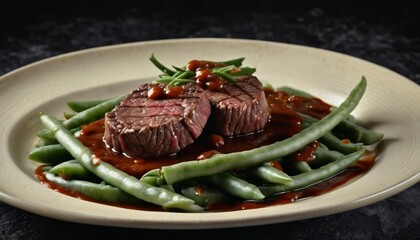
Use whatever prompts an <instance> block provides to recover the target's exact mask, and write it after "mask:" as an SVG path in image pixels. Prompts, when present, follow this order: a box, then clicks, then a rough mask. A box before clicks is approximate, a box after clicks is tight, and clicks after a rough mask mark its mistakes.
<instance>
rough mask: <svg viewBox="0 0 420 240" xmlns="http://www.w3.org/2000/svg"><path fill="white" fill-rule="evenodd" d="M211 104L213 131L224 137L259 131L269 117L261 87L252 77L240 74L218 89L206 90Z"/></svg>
mask: <svg viewBox="0 0 420 240" xmlns="http://www.w3.org/2000/svg"><path fill="white" fill-rule="evenodd" d="M206 93H207V97H208V98H209V100H210V103H211V106H212V114H211V116H210V118H211V121H212V124H213V125H214V128H215V130H216V131H217V132H218V133H219V134H222V135H224V136H236V135H245V134H250V133H253V132H257V131H260V130H262V129H263V128H264V126H265V125H266V124H267V122H268V120H269V118H270V108H269V106H268V104H267V101H266V98H265V94H264V91H263V86H262V84H261V82H260V81H259V80H258V79H257V78H256V77H254V76H241V77H238V78H237V82H236V83H226V84H224V85H223V87H222V89H221V90H219V91H210V90H206Z"/></svg>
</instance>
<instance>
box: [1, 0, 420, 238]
mask: <svg viewBox="0 0 420 240" xmlns="http://www.w3.org/2000/svg"><path fill="white" fill-rule="evenodd" d="M86 2H89V3H86ZM138 2H140V3H134V1H133V2H127V1H126V2H120V3H118V2H117V1H85V2H83V1H40V0H38V1H32V2H31V3H28V2H25V1H19V0H17V1H13V2H12V3H10V5H11V6H8V7H5V6H2V7H1V8H0V75H3V74H5V73H7V72H10V71H12V70H14V69H17V68H19V67H21V66H24V65H26V64H29V63H33V62H35V61H38V60H41V59H44V58H47V57H51V56H56V55H59V54H63V53H68V52H71V51H76V50H81V49H87V48H91V47H97V46H105V45H111V44H119V43H127V42H136V41H145V40H156V39H171V38H193V37H221V38H246V39H261V40H269V41H277V42H285V43H294V44H300V45H306V46H312V47H318V48H323V49H329V50H333V51H337V52H341V53H345V54H348V55H352V56H355V57H358V58H362V59H365V60H368V61H370V62H373V63H376V64H379V65H381V66H384V67H386V68H389V69H391V70H393V71H395V72H397V73H399V74H401V75H403V76H405V77H407V78H408V79H410V80H412V81H414V82H416V83H417V84H420V21H419V20H420V17H419V11H418V10H417V9H416V8H415V7H414V6H415V4H414V3H413V2H414V1H413V2H408V1H390V0H383V1H366V2H363V1H360V2H359V1H328V0H322V1H321V0H319V1H311V2H309V1H308V2H306V1H293V3H288V4H279V3H276V4H273V3H272V2H270V1H262V0H259V1H255V3H254V4H249V3H243V2H242V1H228V0H226V1H219V0H216V1H199V2H198V1H190V3H188V4H187V3H181V2H176V1H161V0H153V1H147V2H146V1H144V2H143V3H141V2H142V1H138ZM273 2H274V1H273ZM188 7H190V8H192V9H188ZM419 100H420V96H419ZM2 124H4V123H2ZM419 127H420V126H419ZM419 199H420V184H419V183H417V184H416V185H414V186H412V187H410V188H408V189H406V190H404V191H402V192H400V193H398V194H396V195H394V196H392V197H390V198H388V199H386V200H383V201H380V202H377V203H374V204H371V205H369V206H365V207H362V208H359V209H355V210H351V211H347V212H343V213H338V214H334V215H331V216H326V217H319V218H314V219H307V220H302V221H295V222H288V223H280V224H272V225H264V226H255V227H246V228H227V229H212V230H151V229H130V228H114V227H104V226H94V225H86V224H79V223H72V222H65V221H58V220H54V219H49V218H46V217H42V216H38V215H34V214H32V213H30V212H26V211H23V210H20V209H17V208H15V207H13V206H11V205H8V204H5V203H0V239H84V238H89V239H116V238H118V239H139V238H144V237H145V236H153V238H155V239H161V238H167V239H169V238H170V237H172V238H176V239H185V238H187V239H202V238H212V239H218V238H222V239H228V238H229V239H235V238H237V239H420V201H419Z"/></svg>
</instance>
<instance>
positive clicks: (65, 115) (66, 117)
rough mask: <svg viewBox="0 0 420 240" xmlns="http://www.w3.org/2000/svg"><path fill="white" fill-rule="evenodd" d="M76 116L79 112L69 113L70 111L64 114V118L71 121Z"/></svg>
mask: <svg viewBox="0 0 420 240" xmlns="http://www.w3.org/2000/svg"><path fill="white" fill-rule="evenodd" d="M76 114H77V112H68V111H65V112H63V117H64V119H66V120H67V119H69V118H72V117H74V116H76Z"/></svg>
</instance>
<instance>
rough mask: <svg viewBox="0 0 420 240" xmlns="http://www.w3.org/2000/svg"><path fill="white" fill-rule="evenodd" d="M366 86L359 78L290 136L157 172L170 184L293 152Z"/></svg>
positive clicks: (343, 113) (342, 114) (343, 112)
mask: <svg viewBox="0 0 420 240" xmlns="http://www.w3.org/2000/svg"><path fill="white" fill-rule="evenodd" d="M366 85H367V81H366V79H365V78H364V77H363V78H362V80H361V81H360V82H359V83H358V85H357V86H356V87H355V88H354V89H353V90H352V92H351V93H350V94H349V96H348V97H347V99H346V100H345V101H344V102H343V103H342V104H341V105H340V106H339V107H337V108H336V109H335V110H334V111H332V112H331V113H330V114H328V115H327V116H325V117H324V118H323V119H322V120H320V121H318V122H316V123H314V124H312V125H311V126H310V127H308V128H305V129H303V130H302V131H301V132H299V133H297V134H295V135H293V136H292V137H290V138H287V139H285V140H282V141H279V142H276V143H273V144H271V145H267V146H263V147H259V148H255V149H252V150H248V151H242V152H234V153H229V154H217V155H215V156H213V157H212V158H209V159H206V160H200V161H199V160H194V161H187V162H182V163H178V164H174V165H171V166H165V167H162V168H161V172H160V173H161V174H162V175H163V177H164V178H165V181H166V182H167V183H168V184H173V183H175V182H178V181H182V180H185V179H188V178H192V177H199V176H209V175H213V174H216V173H220V172H224V171H228V170H232V169H238V168H244V167H250V166H256V165H258V164H262V163H264V162H268V161H270V160H272V159H278V158H280V157H282V156H286V155H288V154H291V153H293V152H296V151H298V150H299V149H302V148H303V147H305V146H306V145H307V144H309V143H310V142H312V141H315V140H317V139H318V138H320V137H322V136H323V135H324V134H326V133H327V132H329V131H331V129H333V128H334V127H335V126H336V125H337V124H338V123H339V122H341V121H342V120H343V119H344V118H346V117H347V116H348V115H349V114H350V113H351V111H352V110H353V109H354V108H355V107H356V106H357V105H358V103H359V101H360V99H361V98H362V96H363V93H364V92H365V90H366ZM146 174H147V173H146Z"/></svg>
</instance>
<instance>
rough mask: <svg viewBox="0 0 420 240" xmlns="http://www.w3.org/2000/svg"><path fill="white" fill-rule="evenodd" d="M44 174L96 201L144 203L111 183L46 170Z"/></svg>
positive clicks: (52, 180)
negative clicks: (62, 176)
mask: <svg viewBox="0 0 420 240" xmlns="http://www.w3.org/2000/svg"><path fill="white" fill-rule="evenodd" d="M44 174H45V177H46V178H47V179H48V180H49V181H51V182H53V183H56V184H58V185H59V186H61V187H63V188H65V189H67V190H69V191H71V192H75V193H79V194H81V195H83V196H85V197H88V198H90V199H92V200H95V201H100V202H107V203H130V204H141V203H143V202H142V201H141V200H140V199H138V198H135V197H133V196H131V195H130V194H127V193H125V192H124V191H121V190H120V189H119V188H116V187H113V186H110V185H106V184H98V183H92V182H88V181H83V180H64V179H63V178H61V177H60V176H56V175H54V174H53V173H49V172H45V173H44Z"/></svg>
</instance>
